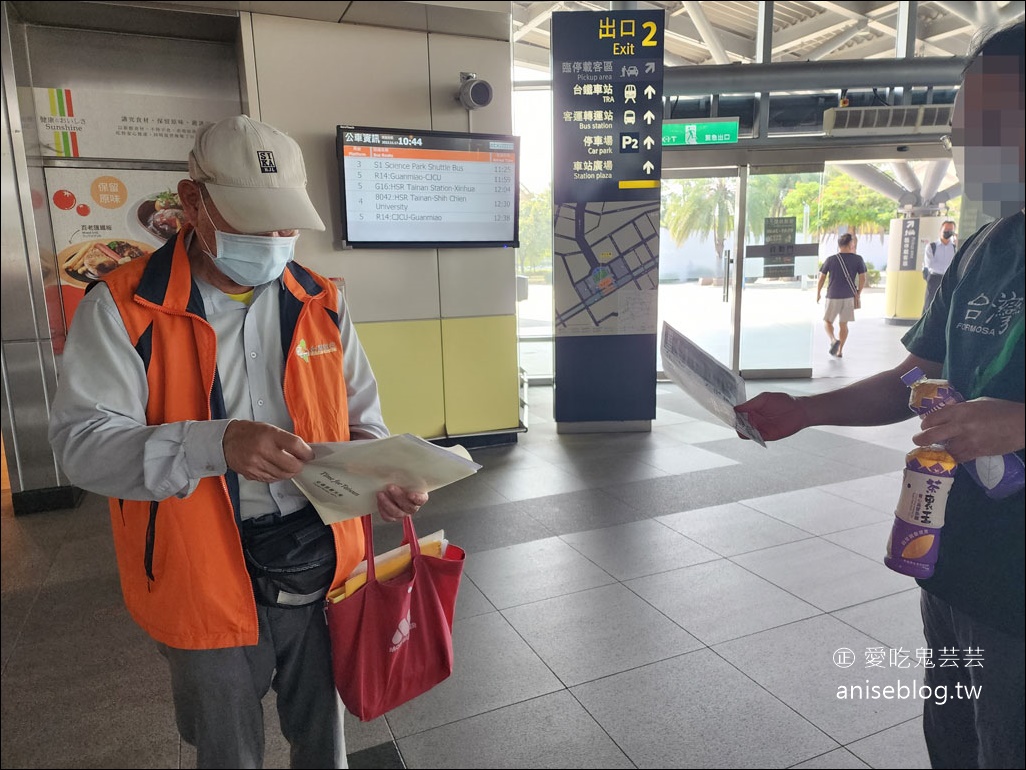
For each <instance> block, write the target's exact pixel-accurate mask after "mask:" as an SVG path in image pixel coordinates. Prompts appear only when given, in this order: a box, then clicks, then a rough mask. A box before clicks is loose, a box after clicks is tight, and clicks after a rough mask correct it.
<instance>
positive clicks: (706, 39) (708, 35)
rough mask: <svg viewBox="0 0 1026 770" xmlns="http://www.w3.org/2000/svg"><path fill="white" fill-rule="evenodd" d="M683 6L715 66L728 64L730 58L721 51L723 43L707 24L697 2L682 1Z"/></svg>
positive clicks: (707, 20)
mask: <svg viewBox="0 0 1026 770" xmlns="http://www.w3.org/2000/svg"><path fill="white" fill-rule="evenodd" d="M683 5H684V8H685V9H686V10H687V12H688V16H689V17H690V18H691V21H692V22H693V23H694V25H695V26H696V27H698V31H699V32H700V33H701V35H702V42H703V43H705V47H706V48H708V49H709V54H710V55H711V56H712V59H713V61H714V62H716V63H717V64H729V63H730V57H728V56H727V52H726V51H725V50H724V49H723V43H721V42H720V37H719V35H718V34H717V32H716V28H715V27H713V25H712V24H710V23H709V19H707V18H706V16H705V11H703V10H702V6H701V5H699V3H698V2H697V0H684V3H683Z"/></svg>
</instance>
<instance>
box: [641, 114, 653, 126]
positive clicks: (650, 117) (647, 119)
mask: <svg viewBox="0 0 1026 770" xmlns="http://www.w3.org/2000/svg"><path fill="white" fill-rule="evenodd" d="M642 117H643V118H644V119H645V122H646V123H648V124H649V125H650V126H651V125H652V121H653V120H655V115H653V114H652V110H648V111H647V112H646V113H645V114H644V115H643V116H642Z"/></svg>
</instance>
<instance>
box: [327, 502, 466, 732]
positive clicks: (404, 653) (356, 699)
mask: <svg viewBox="0 0 1026 770" xmlns="http://www.w3.org/2000/svg"><path fill="white" fill-rule="evenodd" d="M363 531H364V536H365V537H366V543H367V549H366V550H367V582H366V583H365V584H364V585H363V586H362V587H361V588H359V589H357V591H356V593H354V594H353V595H352V596H348V597H346V598H345V599H342V600H341V601H339V602H335V603H331V602H328V603H326V605H325V613H326V615H327V618H328V630H329V633H330V634H331V658H332V668H333V673H334V679H335V687H336V688H337V689H338V693H339V695H340V696H341V698H342V702H343V703H344V704H345V705H346V708H347V709H349V711H350V712H352V713H353V714H354V715H355V716H356V717H358V718H359V719H360V720H361V721H363V722H369V721H371V720H372V719H376V718H377V717H379V716H381V715H382V714H384V713H385V712H386V711H390V710H392V709H394V708H396V707H397V706H401V705H402V704H403V703H406V702H407V701H409V700H411V699H413V698H416V697H417V696H418V695H420V694H421V693H425V692H427V691H428V690H430V689H431V688H432V687H434V686H435V685H436V684H438V683H439V682H441V681H443V680H444V679H446V678H447V677H448V676H449V675H450V674H451V673H452V616H453V611H454V610H455V607H456V594H457V592H458V591H459V587H460V579H461V578H462V577H463V563H464V561H465V559H466V554H465V553H464V551H463V549H462V548H459V547H458V546H455V545H452V544H451V543H450V544H449V545H448V547H447V548H446V549H445V553H444V555H443V556H442V557H441V558H438V557H434V556H426V555H424V554H422V553H421V552H420V544H419V543H418V542H417V533H416V532H415V531H414V528H413V520H412V518H411V517H409V516H407V517H406V518H404V519H403V532H404V534H405V542H407V543H409V545H410V557H411V558H410V566H409V567H408V568H407V569H406V570H405V571H404V572H403V573H402V574H401V575H399V576H397V577H395V578H392V579H391V580H387V581H384V582H382V581H379V580H378V579H377V577H376V575H375V570H374V557H373V554H374V535H373V528H372V527H371V517H370V516H364V517H363Z"/></svg>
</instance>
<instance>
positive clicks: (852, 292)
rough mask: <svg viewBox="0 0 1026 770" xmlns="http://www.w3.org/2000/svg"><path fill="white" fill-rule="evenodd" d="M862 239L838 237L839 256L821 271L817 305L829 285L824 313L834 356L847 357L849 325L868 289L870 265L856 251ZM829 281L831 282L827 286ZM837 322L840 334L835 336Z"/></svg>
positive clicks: (835, 256) (824, 264)
mask: <svg viewBox="0 0 1026 770" xmlns="http://www.w3.org/2000/svg"><path fill="white" fill-rule="evenodd" d="M857 246H858V239H857V238H856V237H855V235H854V234H853V233H844V234H842V235H839V236H838V237H837V253H836V254H831V255H830V256H829V257H827V258H826V259H825V260H824V261H823V265H822V266H821V267H820V268H819V282H818V283H817V284H816V302H817V303H818V302H819V301H820V299H821V298H822V295H823V284H827V295H826V296H827V301H826V307H825V308H824V309H823V325H824V326H825V327H826V333H827V337H829V338H830V355H832V356H835V357H836V358H843V357H844V343H846V342H847V341H848V324H850V323H852V322H853V321H854V320H855V308H856V300H857V299H859V298H860V297H861V296H862V290H863V289H864V288H865V286H866V262H865V260H863V259H862V257H860V256H859V255H858V254H856V253H855V249H856V247H857ZM828 277H829V280H830V282H829V283H827V278H828ZM834 321H837V327H838V329H837V334H836V335H835V334H834Z"/></svg>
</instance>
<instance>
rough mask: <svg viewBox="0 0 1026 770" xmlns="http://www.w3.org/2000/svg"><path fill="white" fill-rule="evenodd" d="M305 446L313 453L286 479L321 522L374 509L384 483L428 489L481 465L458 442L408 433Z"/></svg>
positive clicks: (337, 519)
mask: <svg viewBox="0 0 1026 770" xmlns="http://www.w3.org/2000/svg"><path fill="white" fill-rule="evenodd" d="M311 447H312V448H313V450H314V459H313V460H311V461H310V462H308V463H307V464H306V465H305V466H304V467H303V470H302V471H300V472H299V474H298V475H297V476H295V477H294V478H293V479H292V482H293V483H294V484H295V485H296V486H297V487H298V488H299V491H300V492H302V493H303V494H304V495H306V497H307V498H308V499H309V500H310V502H311V503H312V504H313V506H314V508H316V509H317V513H319V514H320V516H321V519H322V520H323V521H324V523H325V524H331V523H333V522H336V521H345V520H346V519H352V518H356V517H357V516H366V515H368V514H371V513H374V512H375V511H376V510H377V509H378V503H377V492H379V491H380V490H382V489H384V488H385V487H386V486H387V485H389V484H397V485H399V486H400V487H402V488H403V489H406V490H409V491H411V492H431V491H434V490H435V489H438V488H439V487H444V486H446V485H447V484H451V483H453V482H454V481H459V480H460V479H463V478H466V477H467V476H471V475H473V474H474V473H477V471H478V470H479V469H480V468H481V466H480V465H478V464H477V463H475V462H474V461H473V460H471V459H470V455H469V453H468V452H467V450H466V449H464V448H463V447H461V446H455V447H452V448H450V449H447V448H444V447H439V446H435V445H434V444H432V443H430V442H428V441H425V440H424V439H422V438H419V437H417V436H414V435H412V434H410V433H403V434H399V435H396V436H389V437H387V438H381V439H374V440H371V441H344V442H339V443H332V444H311Z"/></svg>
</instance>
